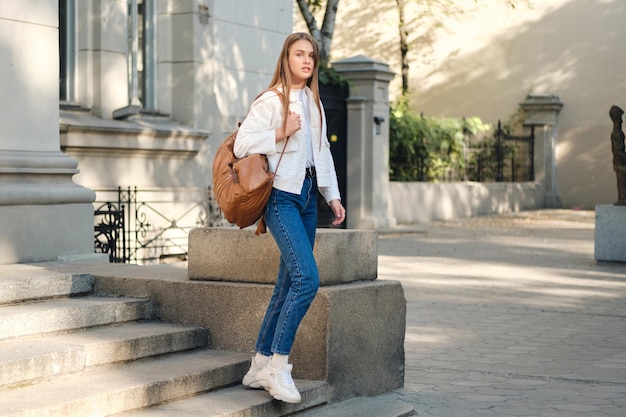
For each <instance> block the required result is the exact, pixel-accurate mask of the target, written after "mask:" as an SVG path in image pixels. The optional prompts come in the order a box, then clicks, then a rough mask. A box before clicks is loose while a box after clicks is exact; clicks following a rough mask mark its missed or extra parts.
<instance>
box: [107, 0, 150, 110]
mask: <svg viewBox="0 0 626 417" xmlns="http://www.w3.org/2000/svg"><path fill="white" fill-rule="evenodd" d="M127 27H128V97H129V103H128V106H126V107H123V108H121V109H118V110H116V111H114V112H113V117H114V118H116V119H124V118H126V117H129V116H132V115H133V114H137V113H139V112H140V111H141V110H147V111H156V108H157V106H156V11H155V1H154V0H129V1H128V26H127Z"/></svg>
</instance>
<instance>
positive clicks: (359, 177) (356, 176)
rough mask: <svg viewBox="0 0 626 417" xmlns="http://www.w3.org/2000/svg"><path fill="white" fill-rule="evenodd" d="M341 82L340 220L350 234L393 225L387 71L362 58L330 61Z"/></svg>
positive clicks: (390, 77)
mask: <svg viewBox="0 0 626 417" xmlns="http://www.w3.org/2000/svg"><path fill="white" fill-rule="evenodd" d="M333 67H334V68H335V69H336V70H337V72H339V73H341V74H342V75H343V76H344V77H346V78H347V79H348V80H349V81H350V82H351V83H352V85H351V86H350V97H349V98H348V100H347V101H348V103H347V106H348V161H347V162H348V169H347V210H348V213H347V215H346V221H347V225H348V228H351V229H374V230H380V229H386V228H389V227H392V226H395V224H396V220H395V218H394V217H393V214H392V211H391V207H390V195H389V82H390V81H391V80H392V79H393V76H394V74H393V72H391V71H390V70H389V66H388V65H387V64H384V63H382V62H377V61H374V60H372V59H370V58H368V57H365V56H363V55H358V56H355V57H352V58H348V59H344V60H341V61H336V62H334V63H333Z"/></svg>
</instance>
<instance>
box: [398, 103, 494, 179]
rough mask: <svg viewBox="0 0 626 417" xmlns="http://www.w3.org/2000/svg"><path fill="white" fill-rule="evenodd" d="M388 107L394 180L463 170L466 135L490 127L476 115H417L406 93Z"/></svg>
mask: <svg viewBox="0 0 626 417" xmlns="http://www.w3.org/2000/svg"><path fill="white" fill-rule="evenodd" d="M390 110H391V111H390V124H389V129H390V132H389V135H390V137H389V151H390V171H391V172H390V176H391V178H392V179H393V180H395V181H440V180H443V179H445V178H447V176H448V175H449V173H450V172H464V171H465V166H466V163H467V161H466V149H467V148H466V146H467V137H468V135H476V134H478V133H481V132H486V131H488V130H490V128H491V126H490V125H488V124H485V123H483V122H482V121H481V120H480V119H479V118H478V117H471V118H448V117H445V118H437V117H429V116H424V115H418V114H416V113H415V112H414V111H412V109H411V108H410V107H409V105H408V100H407V98H406V97H403V98H401V99H400V101H399V102H398V103H396V104H395V105H394V106H392V107H391V109H390Z"/></svg>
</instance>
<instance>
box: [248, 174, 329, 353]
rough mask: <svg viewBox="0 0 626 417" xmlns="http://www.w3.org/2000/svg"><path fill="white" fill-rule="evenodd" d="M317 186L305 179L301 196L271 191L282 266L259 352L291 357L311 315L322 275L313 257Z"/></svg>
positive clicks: (271, 224) (270, 219)
mask: <svg viewBox="0 0 626 417" xmlns="http://www.w3.org/2000/svg"><path fill="white" fill-rule="evenodd" d="M316 198H317V185H316V184H315V180H314V179H311V178H306V179H305V181H304V184H303V187H302V192H301V194H300V195H296V194H290V193H286V192H284V191H280V190H276V189H274V190H272V194H271V195H270V200H269V202H268V205H267V211H266V213H265V221H266V223H267V227H268V229H269V230H270V232H271V234H272V236H273V237H274V240H275V241H276V244H277V245H278V249H279V250H280V253H281V257H280V266H279V269H278V277H277V280H276V285H275V287H274V293H273V295H272V298H271V300H270V303H269V306H268V308H267V311H266V313H265V317H264V319H263V323H262V324H261V329H260V331H259V337H258V339H257V345H256V350H257V352H259V353H261V354H263V355H266V356H269V355H271V354H272V353H278V354H282V355H288V354H289V353H290V352H291V347H292V345H293V341H294V338H295V335H296V331H297V329H298V326H299V325H300V322H301V321H302V319H303V318H304V315H305V314H306V312H307V311H308V309H309V307H310V305H311V303H312V302H313V299H314V298H315V294H316V293H317V289H318V287H319V275H318V272H317V265H316V264H315V258H314V257H313V244H314V242H315V230H316V227H317V206H316Z"/></svg>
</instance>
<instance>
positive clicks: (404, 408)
mask: <svg viewBox="0 0 626 417" xmlns="http://www.w3.org/2000/svg"><path fill="white" fill-rule="evenodd" d="M415 415H417V411H415V408H414V407H413V406H411V405H409V404H407V403H405V402H403V401H402V400H401V398H400V395H398V394H394V393H389V394H382V395H378V396H375V397H357V398H351V399H349V400H345V401H342V402H338V403H333V404H329V405H326V406H324V407H319V408H316V409H313V410H306V411H303V412H301V413H298V414H296V416H297V417H355V416H358V417H410V416H415Z"/></svg>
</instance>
